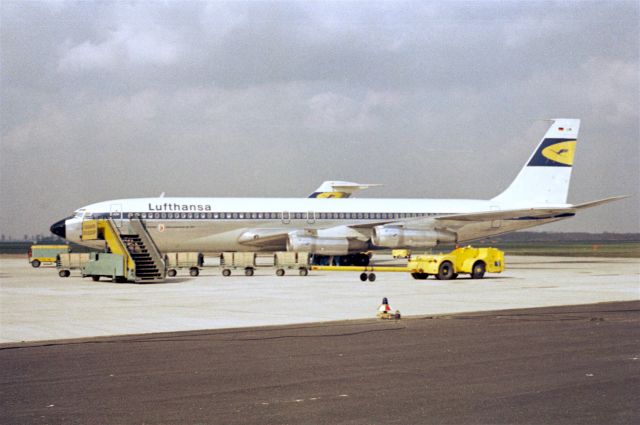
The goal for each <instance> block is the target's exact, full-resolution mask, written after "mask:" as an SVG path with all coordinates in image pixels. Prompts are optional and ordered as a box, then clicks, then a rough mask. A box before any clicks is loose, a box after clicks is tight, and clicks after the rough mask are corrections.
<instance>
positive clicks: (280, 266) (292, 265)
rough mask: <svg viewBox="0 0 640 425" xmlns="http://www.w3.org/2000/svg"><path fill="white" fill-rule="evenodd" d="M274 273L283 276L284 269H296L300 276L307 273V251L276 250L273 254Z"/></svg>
mask: <svg viewBox="0 0 640 425" xmlns="http://www.w3.org/2000/svg"><path fill="white" fill-rule="evenodd" d="M274 262H275V266H276V275H278V276H284V274H285V270H286V269H289V270H298V274H300V276H306V275H308V274H309V253H308V252H289V251H281V252H276V253H275V255H274Z"/></svg>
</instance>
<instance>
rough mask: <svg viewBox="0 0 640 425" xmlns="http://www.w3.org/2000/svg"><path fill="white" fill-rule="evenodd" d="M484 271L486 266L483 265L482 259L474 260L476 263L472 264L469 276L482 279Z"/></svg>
mask: <svg viewBox="0 0 640 425" xmlns="http://www.w3.org/2000/svg"><path fill="white" fill-rule="evenodd" d="M486 271H487V268H486V266H485V265H484V261H476V263H475V264H474V265H473V270H472V271H471V278H472V279H482V278H483V277H484V274H485V272H486Z"/></svg>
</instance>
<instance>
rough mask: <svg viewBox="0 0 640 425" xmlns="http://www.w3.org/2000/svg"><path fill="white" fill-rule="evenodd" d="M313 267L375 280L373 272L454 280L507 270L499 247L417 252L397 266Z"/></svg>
mask: <svg viewBox="0 0 640 425" xmlns="http://www.w3.org/2000/svg"><path fill="white" fill-rule="evenodd" d="M311 270H326V271H340V272H356V271H357V272H362V273H361V274H360V280H361V281H363V282H364V281H366V280H368V281H369V282H374V281H375V280H376V275H375V273H372V272H409V273H411V276H413V278H414V279H426V278H428V277H429V276H431V275H433V276H435V277H436V279H442V280H447V279H455V278H456V277H458V275H459V274H460V273H469V274H470V275H471V277H472V278H473V279H482V278H483V277H484V274H485V273H486V272H489V273H500V272H502V271H503V270H504V252H502V251H500V250H499V249H496V248H473V247H471V246H467V247H464V248H456V249H454V250H453V251H451V252H450V253H448V254H436V255H416V256H412V257H411V258H410V259H409V262H408V264H407V265H406V266H404V267H396V266H312V267H311Z"/></svg>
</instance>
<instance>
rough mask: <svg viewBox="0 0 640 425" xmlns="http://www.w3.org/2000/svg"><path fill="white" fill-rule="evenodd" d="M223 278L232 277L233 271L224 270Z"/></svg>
mask: <svg viewBox="0 0 640 425" xmlns="http://www.w3.org/2000/svg"><path fill="white" fill-rule="evenodd" d="M222 276H224V277H227V276H231V270H229V269H224V270H222Z"/></svg>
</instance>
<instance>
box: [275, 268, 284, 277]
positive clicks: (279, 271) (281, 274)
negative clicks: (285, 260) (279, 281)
mask: <svg viewBox="0 0 640 425" xmlns="http://www.w3.org/2000/svg"><path fill="white" fill-rule="evenodd" d="M276 276H284V269H278V270H276Z"/></svg>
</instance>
